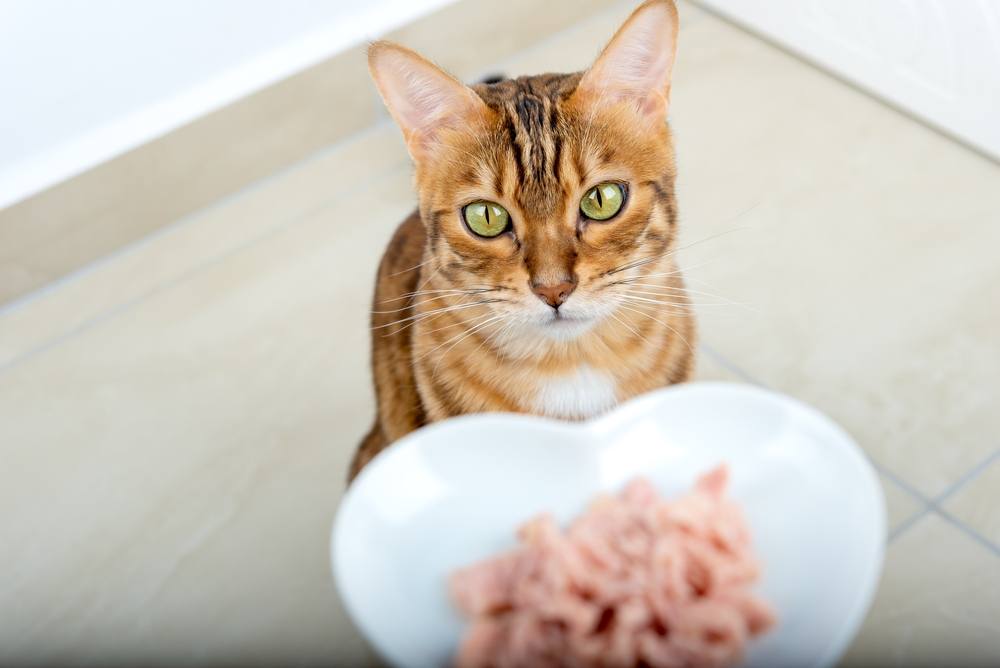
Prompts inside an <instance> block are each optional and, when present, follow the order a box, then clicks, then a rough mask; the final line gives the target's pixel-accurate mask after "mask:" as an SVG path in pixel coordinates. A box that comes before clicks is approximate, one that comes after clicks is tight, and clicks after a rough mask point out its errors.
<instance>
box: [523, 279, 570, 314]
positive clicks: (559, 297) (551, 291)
mask: <svg viewBox="0 0 1000 668" xmlns="http://www.w3.org/2000/svg"><path fill="white" fill-rule="evenodd" d="M575 289H576V281H575V280H574V281H563V282H562V283H556V284H555V285H536V284H534V283H532V284H531V291H532V292H534V293H535V294H536V295H538V298H539V299H541V300H542V301H543V302H545V303H546V304H548V305H549V306H551V307H552V308H559V307H560V306H561V305H562V303H563V302H564V301H566V300H567V299H569V296H570V294H571V293H572V292H573V290H575Z"/></svg>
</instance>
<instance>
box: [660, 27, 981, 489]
mask: <svg viewBox="0 0 1000 668" xmlns="http://www.w3.org/2000/svg"><path fill="white" fill-rule="evenodd" d="M686 45H687V48H686V50H683V47H682V54H683V60H682V61H679V63H678V72H677V82H676V85H675V89H674V92H673V103H672V114H673V125H674V129H675V134H676V137H677V142H678V162H679V173H680V176H679V184H678V191H679V199H680V211H681V218H682V223H681V225H682V235H683V240H684V243H692V242H700V243H697V245H695V246H693V247H692V248H690V249H689V250H688V251H685V252H684V253H683V254H682V257H683V259H684V263H685V264H686V265H687V266H688V267H689V271H688V275H690V276H692V277H693V278H695V279H697V280H699V281H701V282H700V283H693V285H696V286H699V287H700V286H707V287H706V290H707V291H710V292H715V293H719V294H721V295H723V296H724V297H727V298H729V299H730V300H733V301H737V302H740V303H745V304H749V305H750V306H752V307H754V308H755V309H756V310H755V311H751V310H746V309H738V308H736V307H734V309H733V311H732V312H731V313H730V314H729V317H728V320H727V321H726V322H724V323H718V324H713V322H712V321H710V320H707V321H705V322H703V328H702V329H703V339H704V341H706V342H707V343H709V344H710V345H712V346H715V347H717V348H718V349H720V350H724V351H725V352H726V354H727V355H728V356H729V357H730V358H731V359H733V360H734V361H735V362H736V363H737V364H739V365H740V367H742V368H743V369H746V370H747V371H748V372H749V373H750V374H751V375H752V376H754V377H755V378H758V379H759V380H760V381H762V382H763V383H765V384H766V385H768V386H771V387H774V388H775V389H779V390H782V391H785V392H788V393H790V394H793V395H796V396H798V397H800V398H802V399H804V400H806V401H808V402H810V403H812V404H814V405H816V406H818V407H819V408H820V409H822V410H824V411H826V412H827V413H829V414H830V415H832V416H833V417H834V418H835V419H837V420H838V421H839V422H841V423H842V424H843V425H844V426H845V427H846V428H847V429H848V430H849V431H850V432H852V433H853V434H854V435H855V437H856V438H857V439H858V440H859V442H860V443H861V444H862V445H863V447H864V448H865V449H866V450H867V451H868V452H869V453H870V454H871V455H872V457H873V458H874V459H876V460H877V461H878V462H880V463H882V464H883V465H885V466H887V467H888V468H890V469H891V470H893V471H895V472H897V473H898V474H900V475H901V476H902V477H903V478H904V479H905V480H907V481H908V482H910V483H911V484H913V485H914V486H916V487H917V488H918V489H919V490H921V491H922V492H924V493H925V494H928V495H933V494H936V493H938V492H940V491H941V490H942V489H944V488H945V487H946V486H947V485H948V484H949V483H951V482H952V481H954V480H956V479H957V478H958V476H960V475H961V474H962V473H963V472H965V471H966V470H968V469H969V468H970V467H971V466H972V465H974V464H975V463H976V462H978V461H981V460H982V459H983V457H984V456H985V455H986V454H987V453H988V452H989V451H991V450H992V449H993V448H995V447H996V445H997V441H996V434H997V433H1000V412H998V411H996V410H995V406H996V405H997V402H998V400H1000V385H998V384H997V383H996V378H998V377H1000V348H998V347H997V345H996V332H997V331H998V330H1000V311H998V310H997V309H995V308H989V307H988V305H991V304H997V303H1000V263H997V262H996V260H995V253H994V249H995V248H997V247H998V246H1000V226H998V225H996V220H997V219H998V216H1000V188H997V186H996V184H997V183H1000V166H998V165H996V164H994V163H991V162H988V161H986V160H985V159H983V158H982V157H980V156H978V155H975V154H973V153H971V152H969V151H968V150H966V149H964V148H962V147H960V146H958V145H956V144H954V143H952V142H950V141H948V140H947V139H945V138H943V137H941V136H940V135H938V134H935V133H934V132H931V131H929V130H927V129H926V128H925V127H923V126H922V125H919V124H917V123H915V122H913V121H911V120H909V119H907V118H906V117H904V116H901V115H900V114H898V113H896V112H894V111H892V110H890V109H888V108H886V107H884V106H883V105H881V104H879V103H878V102H875V101H873V100H871V99H870V98H868V97H866V96H864V95H862V94H860V93H858V92H856V91H853V90H852V89H850V88H848V87H846V86H845V85H843V84H841V83H840V82H838V81H836V80H834V79H831V78H828V77H826V76H824V75H822V74H819V73H817V71H816V70H814V69H812V68H810V67H809V66H807V65H804V64H802V63H800V62H798V61H796V60H794V59H793V58H790V57H789V56H788V55H787V54H785V53H783V52H781V51H778V50H776V49H774V48H772V47H770V46H768V45H766V44H764V43H762V42H760V41H758V40H756V39H754V38H752V37H750V36H748V35H746V34H744V33H742V32H740V31H738V30H736V29H735V28H732V27H730V26H728V25H726V24H723V23H721V22H720V21H718V20H715V19H714V18H707V19H703V20H700V21H698V22H696V23H694V24H693V25H692V26H690V29H689V31H688V33H687V35H686ZM714 235H721V236H714ZM734 314H736V315H735V316H734ZM734 317H735V318H736V319H735V320H733V318H734ZM734 323H735V324H736V325H737V326H734Z"/></svg>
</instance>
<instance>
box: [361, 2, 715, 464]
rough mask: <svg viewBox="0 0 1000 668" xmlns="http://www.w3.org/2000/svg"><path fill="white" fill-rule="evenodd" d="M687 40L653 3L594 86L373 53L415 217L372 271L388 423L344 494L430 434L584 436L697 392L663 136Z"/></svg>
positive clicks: (586, 79) (376, 356) (635, 18)
mask: <svg viewBox="0 0 1000 668" xmlns="http://www.w3.org/2000/svg"><path fill="white" fill-rule="evenodd" d="M677 27H678V21H677V9H676V7H675V6H674V4H673V2H672V1H671V0H649V1H648V2H645V3H644V4H642V5H641V6H640V7H638V8H637V9H636V10H635V11H634V12H633V13H632V15H631V16H630V17H629V18H628V19H627V20H626V21H625V23H624V24H623V25H622V26H621V28H619V30H618V32H617V33H615V35H614V37H613V38H612V40H611V42H610V43H609V44H608V45H607V46H606V47H605V49H604V50H603V51H602V52H601V54H600V55H599V56H598V58H597V60H596V61H595V62H594V64H593V65H592V66H591V67H590V69H588V70H587V71H585V72H582V73H575V74H542V75H538V76H527V77H520V78H518V79H514V80H500V81H494V82H492V83H480V84H476V85H473V86H471V87H470V86H466V85H464V84H462V83H460V82H459V81H457V80H456V79H454V78H453V77H452V76H450V75H449V74H447V73H445V72H444V71H442V70H440V69H439V68H437V67H436V66H435V65H433V64H432V63H430V62H429V61H427V60H426V59H424V58H423V57H421V56H419V55H417V54H416V53H414V52H412V51H410V50H408V49H406V48H404V47H401V46H398V45H396V44H393V43H390V42H384V41H383V42H376V43H374V44H372V45H371V47H370V49H369V52H368V59H369V67H370V70H371V74H372V77H373V78H374V80H375V84H376V87H377V88H378V90H379V93H380V94H381V95H382V98H383V100H384V102H385V104H386V106H387V108H388V109H389V112H390V115H391V116H392V117H393V119H394V120H395V121H396V123H397V124H398V125H399V127H400V128H401V130H402V132H403V136H404V139H405V141H406V145H407V149H408V151H409V153H410V156H411V158H412V160H413V162H414V164H415V167H416V174H415V181H416V186H417V191H418V194H419V209H418V211H416V212H414V213H413V214H412V215H411V216H410V217H409V218H407V219H406V220H404V221H403V223H402V224H401V225H400V226H399V228H398V229H397V230H396V232H395V234H394V236H393V237H392V239H391V241H390V242H389V245H388V248H387V249H386V251H385V255H384V256H383V258H382V261H381V264H380V266H379V269H378V277H377V282H376V287H375V296H374V301H373V313H372V370H373V375H374V379H375V390H376V395H377V414H376V417H375V424H374V425H373V426H372V428H371V431H370V432H369V433H368V435H367V436H366V437H365V438H364V440H363V441H362V443H361V445H360V446H359V448H358V450H357V453H356V454H355V456H354V460H353V462H352V464H351V469H350V472H349V476H350V478H351V479H353V478H354V476H356V475H357V473H358V472H359V471H360V470H361V468H362V467H363V466H364V465H365V464H366V463H367V462H368V461H370V460H371V459H372V457H374V456H375V455H376V454H378V452H379V451H381V450H382V449H383V448H385V447H386V446H387V445H388V444H390V443H392V442H393V441H395V440H397V439H399V438H400V437H402V436H405V435H406V434H408V433H409V432H411V431H413V430H415V429H417V428H418V427H421V426H422V425H425V424H428V423H430V422H435V421H437V420H442V419H444V418H448V417H452V416H456V415H461V414H465V413H476V412H486V411H504V412H517V413H533V414H538V415H546V416H550V417H555V418H563V419H571V420H578V419H584V418H589V417H592V416H595V415H599V414H601V413H603V412H606V411H608V410H609V409H611V408H613V407H614V406H615V405H617V404H619V403H620V402H622V401H624V400H627V399H629V398H631V397H634V396H636V395H638V394H641V393H643V392H647V391H649V390H653V389H656V388H659V387H662V386H665V385H669V384H672V383H678V382H682V381H685V380H687V379H688V378H689V377H690V376H691V374H692V373H693V368H694V350H693V347H692V346H693V345H694V342H695V336H696V326H695V321H694V317H693V314H692V311H691V305H690V302H689V300H688V298H687V294H686V292H685V288H684V282H683V279H682V277H681V273H680V270H679V269H678V267H677V265H676V263H675V259H674V251H675V240H676V236H677V206H676V201H675V197H674V178H675V166H674V151H673V143H672V139H671V134H670V129H669V126H668V124H667V107H668V100H669V93H670V75H671V70H672V67H673V63H674V57H675V52H676V38H677Z"/></svg>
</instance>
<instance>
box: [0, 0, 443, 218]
mask: <svg viewBox="0 0 1000 668" xmlns="http://www.w3.org/2000/svg"><path fill="white" fill-rule="evenodd" d="M450 2H452V0H364V1H357V0H326V1H318V0H317V1H313V0H290V1H279V0H212V1H211V2H198V1H197V0H170V1H167V0H155V1H154V0H143V1H142V2H135V1H134V0H88V1H87V2H72V1H69V0H31V1H30V2H0V97H2V99H3V103H2V104H0V208H3V207H5V206H7V205H9V204H12V203H13V202H16V201H18V200H21V199H23V198H25V197H27V196H28V195H31V194H33V193H35V192H37V191H39V190H41V189H43V188H45V187H47V186H49V185H52V184H54V183H56V182H58V181H62V180H64V179H66V178H68V177H70V176H73V175H74V174H77V173H79V172H81V171H83V170H85V169H87V168H89V167H92V166H93V165H96V164H98V163H100V162H103V161H105V160H107V159H109V158H112V157H114V156H116V155H119V154H121V153H124V152H125V151H127V150H129V149H131V148H134V147H136V146H138V145H140V144H143V143H145V142H148V141H149V140H151V139H153V138H155V137H157V136H160V135H162V134H164V133H166V132H169V131H170V130H173V129H174V128H177V127H179V126H180V125H182V124H184V123H186V122H188V121H190V120H192V119H195V118H198V117H200V116H202V115H204V114H206V113H208V112H210V111H213V110H215V109H218V108H220V107H222V106H224V105H226V104H228V103H230V102H232V101H233V100H236V99H237V98H240V97H243V96H245V95H247V94H248V93H251V92H253V91H255V90H258V89H261V88H263V87H265V86H267V85H269V84H271V83H273V82H275V81H277V80H279V79H282V78H284V77H286V76H288V75H290V74H292V73H294V72H297V71H300V70H302V69H304V68H306V67H308V66H310V65H313V64H315V63H317V62H319V61H321V60H323V59H324V58H327V57H329V56H330V55H331V54H334V53H336V52H338V51H340V50H342V49H344V48H346V47H348V46H352V45H354V44H356V43H358V42H360V41H363V40H364V39H370V38H373V37H376V36H378V35H381V34H383V33H385V32H387V31H389V30H391V29H393V28H396V27H398V26H400V25H403V24H404V23H407V22H409V21H411V20H412V19H414V18H416V17H417V16H420V15H422V14H425V13H428V12H430V11H431V10H433V9H435V8H437V7H440V6H442V5H445V4H449V3H450Z"/></svg>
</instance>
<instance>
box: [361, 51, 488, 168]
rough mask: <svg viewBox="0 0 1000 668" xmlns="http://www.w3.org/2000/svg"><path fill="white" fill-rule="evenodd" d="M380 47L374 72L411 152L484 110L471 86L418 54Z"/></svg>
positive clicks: (373, 60)
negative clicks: (441, 130)
mask: <svg viewBox="0 0 1000 668" xmlns="http://www.w3.org/2000/svg"><path fill="white" fill-rule="evenodd" d="M378 49H379V50H377V51H375V52H374V53H373V54H372V56H371V61H370V62H371V67H372V73H373V75H374V77H375V82H376V84H377V85H378V88H379V92H381V93H382V98H383V99H384V100H385V103H386V106H387V107H388V108H389V111H390V113H391V114H392V116H393V118H394V119H395V120H396V122H397V123H398V124H399V126H400V129H402V131H403V136H404V137H405V138H406V141H407V144H408V145H409V146H410V149H411V153H412V152H413V151H414V150H415V149H416V150H423V149H426V148H427V147H428V146H429V145H430V144H431V143H432V142H433V140H434V136H435V134H436V133H437V132H438V131H439V130H440V129H442V128H446V127H459V126H461V125H463V124H465V123H469V122H471V121H472V120H473V119H474V117H475V116H476V115H477V114H481V113H482V112H483V111H484V110H485V105H484V104H483V103H482V101H480V100H479V98H478V97H477V96H476V94H475V93H474V92H472V90H471V89H470V88H468V87H467V86H465V85H463V84H462V83H460V82H459V81H457V80H456V79H454V78H453V77H451V76H450V75H448V74H447V73H445V72H444V71H442V70H441V69H439V68H438V67H436V66H435V65H433V64H432V63H430V62H429V61H427V60H425V59H424V58H422V57H420V56H418V55H417V54H415V53H413V52H411V51H408V50H406V49H403V48H401V47H396V46H394V45H382V46H379V47H378Z"/></svg>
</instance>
